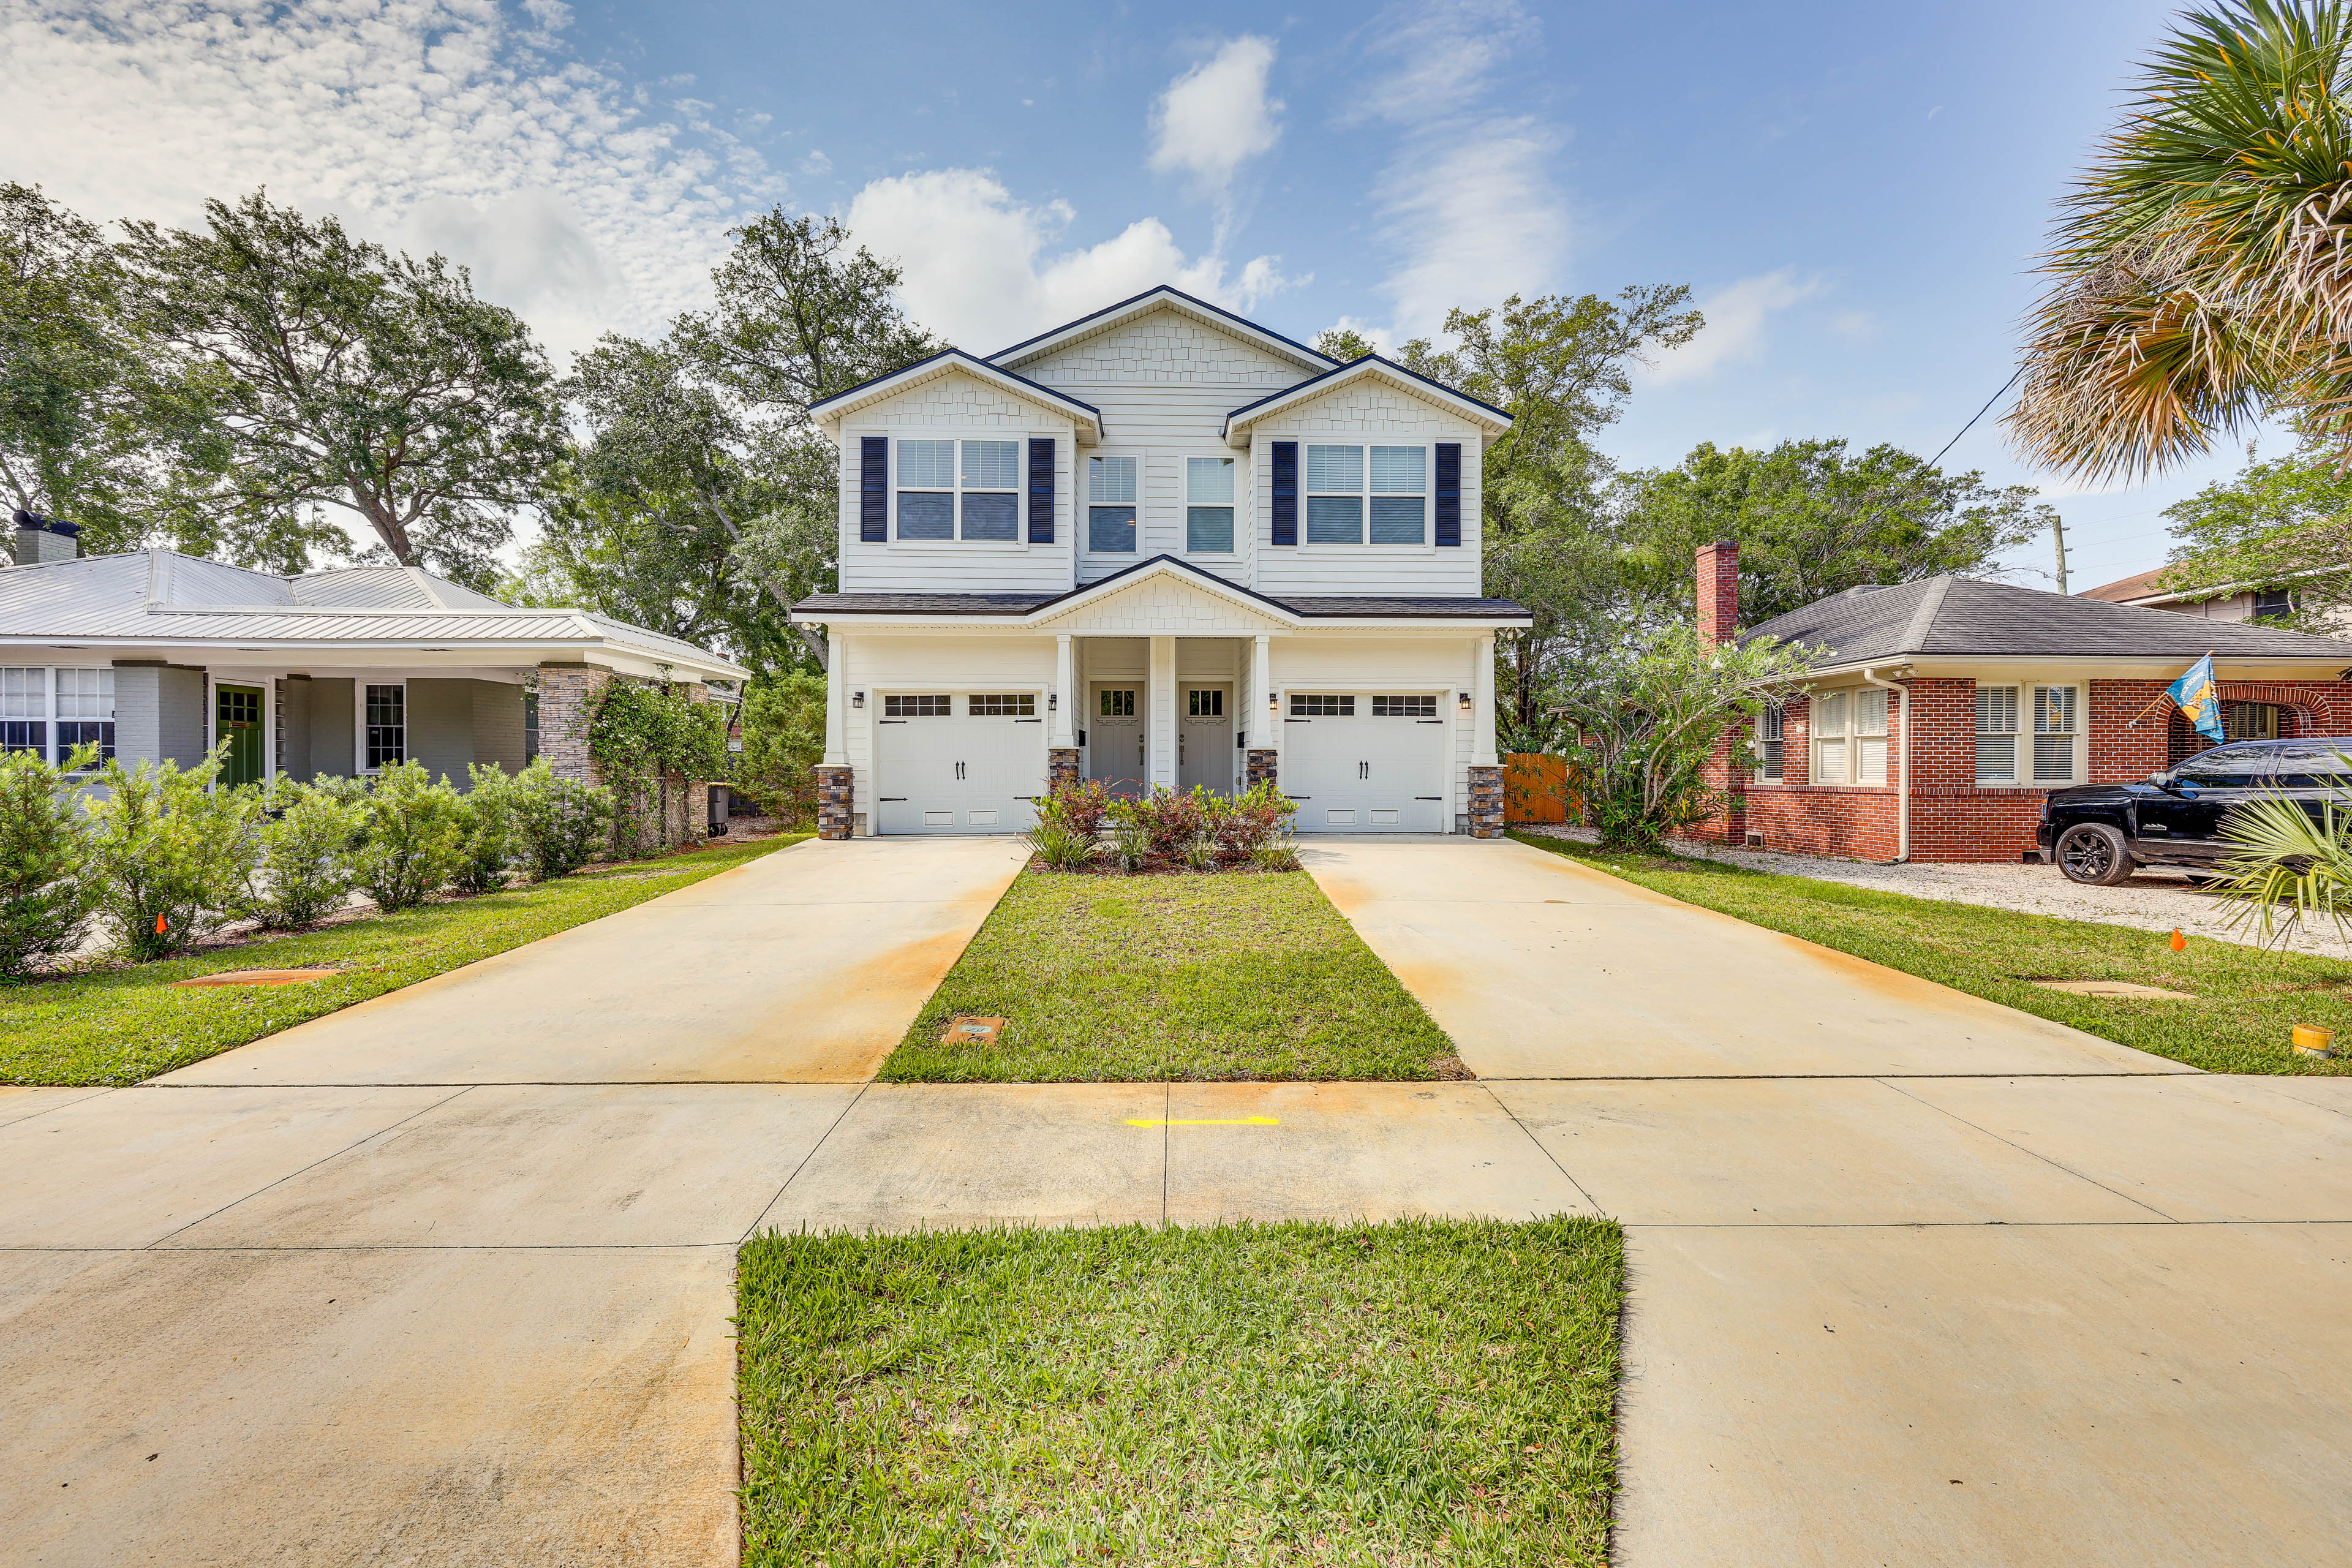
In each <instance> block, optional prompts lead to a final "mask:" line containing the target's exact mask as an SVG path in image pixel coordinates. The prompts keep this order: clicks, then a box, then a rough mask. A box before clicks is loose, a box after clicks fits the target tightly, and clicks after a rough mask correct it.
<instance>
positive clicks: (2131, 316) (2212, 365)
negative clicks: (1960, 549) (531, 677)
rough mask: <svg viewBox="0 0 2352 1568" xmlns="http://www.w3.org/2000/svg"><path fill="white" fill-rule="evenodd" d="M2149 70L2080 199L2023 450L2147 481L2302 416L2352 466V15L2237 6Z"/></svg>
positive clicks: (2066, 224)
mask: <svg viewBox="0 0 2352 1568" xmlns="http://www.w3.org/2000/svg"><path fill="white" fill-rule="evenodd" d="M2046 270H2047V271H2048V272H2050V273H2051V274H2052V275H2053V283H2052V286H2051V289H2050V291H2049V293H2048V294H2047V295H2045V296H2044V297H2043V299H2042V302H2041V304H2040V305H2039V306H2038V307H2037V308H2036V310H2035V311H2034V313H2033V316H2032V321H2031V328H2032V331H2031V336H2030V339H2029V341H2028V342H2027V344H2026V348H2025V352H2024V355H2023V363H2022V364H2021V366H2020V369H2019V375H2020V377H2021V380H2022V383H2023V386H2022V390H2021V393H2020V395H2019V397H2018V402H2017V405H2016V406H2015V407H2014V408H2012V409H2011V412H2010V414H2009V416H2008V424H2009V426H2010V431H2011V437H2012V438H2013V439H2015V440H2016V442H2017V443H2018V444H2019V445H2020V446H2021V447H2023V448H2025V449H2026V450H2027V451H2028V452H2029V453H2030V454H2031V455H2032V456H2033V457H2035V458H2039V459H2041V460H2042V461H2043V462H2044V463H2047V464H2048V465H2050V466H2051V467H2053V468H2059V469H2063V470H2067V471H2070V472H2073V473H2075V474H2079V475H2082V476H2084V477H2089V478H2095V479H2105V478H2109V477H2116V476H2126V477H2137V476H2142V475H2145V474H2147V473H2148V472H2150V471H2152V470H2155V469H2158V468H2167V467H2169V466H2172V465H2174V464H2177V463H2179V462H2181V461H2184V460H2186V459H2189V458H2194V457H2197V456H2200V455H2201V454H2203V453H2204V452H2205V451H2206V450H2207V449H2208V448H2209V447H2210V445H2211V444H2212V442H2213V440H2214V439H2215V438H2216V437H2221V436H2226V435H2229V434H2231V433H2232V432H2235V431H2239V430H2241V429H2242V428H2243V427H2245V426H2247V425H2248V424H2250V423H2252V422H2253V421H2256V420H2259V419H2261V418H2263V417H2264V416H2269V415H2273V414H2282V415H2285V416H2290V417H2292V418H2294V420H2295V421H2296V422H2297V423H2298V425H2300V426H2303V427H2304V428H2305V432H2306V434H2307V435H2309V436H2311V437H2314V438H2315V439H2316V440H2318V441H2320V442H2323V443H2325V444H2327V445H2330V446H2333V447H2336V449H2337V450H2339V451H2341V452H2344V453H2346V454H2347V455H2352V14H2347V5H2346V4H2345V3H2344V0H2230V3H2226V4H2223V5H2219V6H2218V7H2216V8H2212V9H2210V10H2204V11H2192V12H2189V13H2188V14H2186V15H2184V16H2182V17H2181V18H2180V19H2179V22H2178V23H2177V24H2176V25H2175V27H2174V29H2173V31H2172V32H2171V33H2170V35H2169V36H2168V37H2166V38H2165V40H2164V41H2163V43H2162V44H2161V45H2160V46H2159V47H2158V49H2157V51H2156V54H2155V56H2154V58H2152V59H2150V60H2149V61H2148V62H2147V65H2146V67H2145V75H2144V79H2143V80H2142V82H2141V84H2140V86H2139V89H2138V91H2137V95H2136V98H2135V100H2134V101H2133V103H2132V105H2131V108H2130V110H2129V111H2128V112H2127V113H2126V117H2125V119H2124V122H2123V124H2122V125H2121V126H2120V127H2119V128H2118V129H2117V130H2116V132H2114V133H2113V134H2112V135H2111V136H2109V137H2108V139H2107V141H2106V142H2105V145H2104V147H2102V148H2101V150H2100V152H2099V153H2098V154H2097V156H2096V157H2095V159H2094V161H2093V163H2092V165H2091V167H2090V169H2089V171H2088V172H2087V173H2086V174H2084V176H2083V178H2082V180H2081V182H2080V184H2078V185H2077V187H2076V189H2075V190H2074V194H2073V195H2071V196H2069V197H2068V198H2067V201H2066V203H2065V207H2064V216H2063V219H2062V221H2061V223H2060V225H2059V228H2058V233H2057V236H2056V240H2055V244H2054V246H2053V249H2052V251H2051V253H2050V256H2049V258H2048V260H2047V263H2046Z"/></svg>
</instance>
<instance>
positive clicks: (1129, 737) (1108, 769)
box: [1086, 680, 1151, 799]
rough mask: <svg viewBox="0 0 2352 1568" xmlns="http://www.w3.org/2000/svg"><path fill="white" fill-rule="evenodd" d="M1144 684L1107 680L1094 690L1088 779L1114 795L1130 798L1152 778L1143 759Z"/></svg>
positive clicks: (1088, 751) (1088, 753) (1090, 723)
mask: <svg viewBox="0 0 2352 1568" xmlns="http://www.w3.org/2000/svg"><path fill="white" fill-rule="evenodd" d="M1143 697H1144V685H1143V682H1141V681H1139V680H1137V681H1129V682H1124V683H1122V682H1118V681H1108V682H1105V683H1104V684H1103V685H1100V686H1097V688H1095V700H1094V706H1093V711H1092V713H1091V714H1090V716H1089V717H1088V719H1087V725H1086V731H1087V777H1088V778H1090V779H1097V780H1099V781H1100V782H1101V783H1102V784H1103V786H1104V787H1105V788H1107V789H1108V790H1109V791H1110V793H1111V794H1113V795H1119V796H1122V797H1126V798H1129V799H1131V798H1133V797H1134V796H1137V795H1141V794H1142V793H1143V781H1144V780H1145V779H1147V778H1150V776H1151V773H1150V769H1149V768H1148V767H1146V766H1145V765H1144V759H1143V715H1144V711H1145V703H1144V700H1143Z"/></svg>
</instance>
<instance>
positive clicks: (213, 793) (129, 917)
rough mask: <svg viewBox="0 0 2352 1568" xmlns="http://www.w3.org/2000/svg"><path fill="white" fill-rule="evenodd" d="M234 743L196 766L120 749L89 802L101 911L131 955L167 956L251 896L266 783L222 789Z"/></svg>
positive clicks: (203, 933)
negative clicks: (131, 763) (128, 759)
mask: <svg viewBox="0 0 2352 1568" xmlns="http://www.w3.org/2000/svg"><path fill="white" fill-rule="evenodd" d="M226 750H227V748H226V745H224V746H223V747H222V748H221V750H219V751H215V752H214V753H213V754H212V755H211V756H209V757H207V758H205V760H204V761H203V762H201V763H197V764H196V765H195V766H194V767H193V768H187V769H183V768H182V767H181V766H180V764H179V763H176V762H164V763H153V762H144V761H142V762H141V763H139V765H138V766H137V767H135V768H125V767H123V765H122V764H121V763H120V762H118V761H115V760H113V759H109V760H108V762H107V763H106V765H105V766H104V767H102V768H100V770H99V771H98V774H97V777H96V779H95V781H94V782H95V783H96V784H99V785H100V786H101V788H102V790H103V793H102V794H97V795H93V796H92V797H91V798H90V799H89V800H88V801H86V802H85V803H84V807H83V809H84V810H85V812H86V813H87V815H88V817H89V837H90V870H91V874H92V879H93V880H94V882H95V884H96V889H97V894H98V905H99V911H100V919H101V921H102V922H103V924H104V925H105V927H106V929H107V931H109V933H110V936H111V937H112V939H113V943H114V946H115V947H116V949H117V950H118V951H120V952H121V953H122V954H123V955H124V956H126V957H129V958H134V959H152V958H163V957H167V956H169V955H170V954H172V953H174V952H184V951H185V950H186V949H187V948H189V947H191V946H193V945H194V944H195V943H196V942H198V941H200V940H201V939H203V938H204V937H205V936H207V935H209V934H211V933H212V932H213V931H215V930H216V929H218V927H219V926H220V924H221V922H222V921H224V920H226V919H227V918H228V917H229V916H231V915H232V914H234V913H236V910H237V908H238V906H239V905H240V904H241V903H242V902H243V901H244V893H245V889H246V887H247V883H248V882H249V880H250V872H251V869H252V866H253V862H254V860H255V858H256V857H257V856H258V855H259V853H260V841H259V837H258V835H257V834H256V833H255V832H254V824H255V822H256V820H257V818H258V817H259V816H261V813H262V810H263V797H262V793H261V791H259V790H258V789H257V788H255V787H253V786H252V785H250V784H247V785H244V786H241V787H239V788H236V789H214V788H212V787H211V785H212V784H213V781H214V780H215V778H217V777H218V776H219V774H220V770H221V762H222V758H223V757H224V756H225V755H226Z"/></svg>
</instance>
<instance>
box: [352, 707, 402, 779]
mask: <svg viewBox="0 0 2352 1568" xmlns="http://www.w3.org/2000/svg"><path fill="white" fill-rule="evenodd" d="M366 703H367V712H366V715H365V723H364V726H363V728H364V729H365V731H366V744H367V771H368V772H370V773H377V772H380V771H381V770H383V769H384V768H396V767H398V766H399V765H400V764H401V763H404V762H406V761H407V760H408V688H406V687H405V686H371V687H369V688H368V689H367V697H366Z"/></svg>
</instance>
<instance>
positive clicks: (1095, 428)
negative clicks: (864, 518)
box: [809, 349, 1103, 441]
mask: <svg viewBox="0 0 2352 1568" xmlns="http://www.w3.org/2000/svg"><path fill="white" fill-rule="evenodd" d="M958 371H961V372H962V373H963V374H966V375H969V376H971V377H973V378H975V379H977V380H979V381H982V382H985V383H986V384H989V385H991V386H993V387H995V388H996V389H997V390H998V391H1000V392H1003V393H1005V394H1007V395H1010V396H1013V397H1018V398H1022V399H1024V400H1025V401H1027V402H1030V403H1034V404H1036V405H1038V406H1039V407H1041V408H1045V409H1046V410H1048V411H1050V412H1052V413H1055V414H1058V415H1060V416H1062V417H1064V418H1066V419H1071V420H1075V421H1076V423H1077V426H1078V433H1079V438H1080V439H1081V440H1094V441H1099V440H1101V439H1102V437H1103V422H1102V410H1100V409H1098V408H1097V407H1096V406H1095V405H1093V404H1091V403H1081V402H1080V401H1078V399H1076V398H1075V397H1072V396H1071V395H1069V394H1068V393H1066V392H1056V391H1055V390H1054V389H1053V388H1052V387H1050V386H1047V385H1045V384H1044V383H1043V382H1036V381H1032V380H1030V379H1029V378H1028V377H1027V376H1025V375H1015V374H1013V372H1011V371H1009V370H1003V369H1000V368H999V367H997V366H995V365H992V364H991V363H988V362H987V361H986V360H984V359H975V358H973V357H972V356H971V355H970V354H968V353H964V352H963V350H961V349H941V350H940V352H939V353H935V354H930V355H929V356H927V357H925V358H922V359H919V360H917V361H916V362H915V363H912V364H910V365H906V366H903V367H902V368H900V369H898V370H894V371H891V372H889V373H888V374H883V375H877V376H874V377H872V378H870V379H868V380H866V381H861V382H859V383H858V384H856V386H852V387H846V388H844V389H843V390H842V391H839V392H836V393H835V394H834V395H832V396H831V397H821V398H819V399H817V400H816V401H815V402H814V403H812V404H810V405H809V415H810V416H811V417H812V418H814V419H815V420H816V422H817V423H818V424H820V425H825V426H838V425H839V424H840V423H841V421H842V420H843V419H844V418H845V417H847V416H849V415H851V414H854V413H856V411H857V410H858V409H860V408H863V407H866V406H867V405H870V404H874V403H878V402H880V401H881V400H882V399H884V398H886V397H896V396H898V394H900V393H902V392H906V391H908V390H909V389H910V388H913V387H917V386H920V385H921V384H923V383H925V382H927V381H932V380H936V379H937V378H938V377H940V376H942V375H950V374H954V373H956V372H958Z"/></svg>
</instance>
